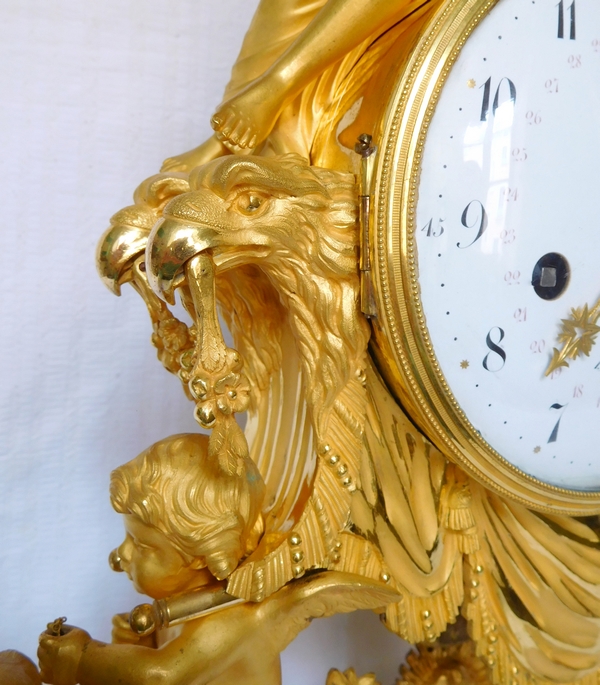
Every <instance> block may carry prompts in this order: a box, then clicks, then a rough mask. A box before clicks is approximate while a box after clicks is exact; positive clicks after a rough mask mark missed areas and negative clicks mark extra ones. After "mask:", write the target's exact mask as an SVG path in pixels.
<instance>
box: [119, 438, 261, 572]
mask: <svg viewBox="0 0 600 685" xmlns="http://www.w3.org/2000/svg"><path fill="white" fill-rule="evenodd" d="M264 491H265V487H264V483H263V480H262V477H261V475H260V473H259V471H258V469H257V467H256V465H255V464H254V462H253V461H252V460H251V459H250V458H246V459H244V464H243V468H241V469H240V470H239V475H238V474H234V475H228V474H226V473H225V472H224V471H223V470H222V469H221V467H220V466H219V464H218V461H217V458H216V457H212V458H211V457H209V455H208V438H207V436H205V435H200V434H193V433H192V434H182V435H174V436H171V437H169V438H166V439H164V440H161V441H160V442H157V443H155V444H154V445H152V446H151V447H149V448H148V449H146V450H144V452H142V453H141V454H139V455H138V456H137V457H136V458H135V459H132V460H131V461H129V462H127V463H126V464H123V465H122V466H120V467H119V468H117V469H116V470H115V471H113V472H112V474H111V485H110V496H111V502H112V505H113V507H114V509H115V510H116V511H117V512H118V513H120V514H131V515H133V516H136V517H137V518H139V519H140V520H141V521H142V522H143V523H145V524H146V525H150V526H154V527H155V528H157V529H158V530H160V531H161V532H162V533H164V534H165V535H166V536H167V537H168V538H169V541H170V542H171V543H172V544H173V546H174V547H175V548H176V549H177V550H178V551H179V552H180V553H181V554H182V555H183V557H184V558H185V559H186V560H189V561H190V562H191V561H192V560H193V559H197V558H199V557H202V558H204V560H205V562H206V565H207V566H208V569H209V571H210V572H211V573H212V574H213V575H214V576H215V577H216V578H217V579H219V580H222V579H223V578H226V577H227V576H229V574H230V573H232V571H233V570H234V569H235V568H236V567H237V565H238V563H239V561H240V559H242V558H243V557H244V556H246V555H248V554H250V553H251V552H252V551H253V550H254V549H255V548H256V545H257V544H258V540H259V539H260V536H261V534H262V532H263V519H262V514H261V505H262V501H263V498H264Z"/></svg>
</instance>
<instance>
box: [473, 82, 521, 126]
mask: <svg viewBox="0 0 600 685" xmlns="http://www.w3.org/2000/svg"><path fill="white" fill-rule="evenodd" d="M504 84H506V85H504ZM480 88H483V98H482V102H481V121H487V118H488V115H489V113H490V97H491V94H492V77H491V76H490V77H489V79H488V80H487V81H486V82H485V83H484V84H483V85H482V86H480ZM501 98H502V99H501ZM516 101H517V89H516V87H515V84H514V83H513V82H512V81H511V80H510V79H509V78H507V77H506V76H504V77H503V78H501V79H500V81H499V82H498V87H497V88H496V94H495V95H494V100H493V102H492V116H495V115H496V110H497V109H498V107H500V105H501V104H504V103H505V102H512V104H513V107H514V105H515V103H516Z"/></svg>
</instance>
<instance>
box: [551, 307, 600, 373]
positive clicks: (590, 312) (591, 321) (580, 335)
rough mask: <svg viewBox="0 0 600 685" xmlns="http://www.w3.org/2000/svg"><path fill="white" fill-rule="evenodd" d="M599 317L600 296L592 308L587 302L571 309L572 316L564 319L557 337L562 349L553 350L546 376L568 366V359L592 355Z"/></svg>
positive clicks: (598, 329) (599, 329) (599, 327)
mask: <svg viewBox="0 0 600 685" xmlns="http://www.w3.org/2000/svg"><path fill="white" fill-rule="evenodd" d="M598 319H600V298H599V299H598V300H597V302H596V304H595V305H594V306H593V307H592V308H591V309H590V308H589V307H588V305H587V304H585V305H584V306H583V307H574V308H573V309H571V316H570V317H569V318H568V319H562V322H561V327H560V333H559V334H558V338H557V341H558V342H559V343H562V349H561V350H560V351H559V350H557V349H556V347H555V348H554V349H553V350H552V359H551V360H550V363H549V364H548V368H547V369H546V376H549V375H550V374H551V373H552V372H553V371H554V370H556V369H558V368H559V367H561V366H567V367H568V366H569V363H568V361H567V360H568V359H577V357H581V356H582V355H585V356H586V357H589V356H590V352H591V351H592V347H593V345H594V343H595V342H596V336H597V335H598V333H599V332H600V326H598V325H597V322H598Z"/></svg>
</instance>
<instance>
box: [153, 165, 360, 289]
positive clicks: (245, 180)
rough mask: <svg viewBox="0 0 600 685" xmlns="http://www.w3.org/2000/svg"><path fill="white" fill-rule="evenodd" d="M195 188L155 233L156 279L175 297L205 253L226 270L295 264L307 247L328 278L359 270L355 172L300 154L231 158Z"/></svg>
mask: <svg viewBox="0 0 600 685" xmlns="http://www.w3.org/2000/svg"><path fill="white" fill-rule="evenodd" d="M189 185H190V192H185V193H184V194H182V195H179V196H178V197H175V198H174V199H172V200H171V201H170V202H169V203H168V204H167V205H166V206H165V207H164V209H163V212H162V218H161V219H159V220H158V222H157V223H156V224H155V226H154V228H153V230H152V232H151V234H150V236H149V238H148V247H147V253H146V264H147V275H148V280H149V282H150V284H151V285H152V288H153V290H154V291H155V292H156V293H157V294H161V296H162V297H164V298H165V299H167V300H169V301H172V298H173V289H174V288H175V287H177V285H179V283H180V282H181V281H182V280H183V278H184V268H183V267H184V264H185V263H186V262H187V261H188V260H189V259H191V258H192V257H193V256H194V255H196V254H199V253H201V252H203V251H205V250H211V252H212V255H213V258H214V260H215V264H216V265H217V268H218V269H223V268H232V267H234V266H237V265H239V264H242V263H244V264H248V263H249V262H255V263H260V264H261V265H262V266H263V268H264V267H266V266H267V265H268V264H269V262H271V263H273V264H274V263H275V261H277V262H278V263H281V262H282V261H288V262H290V263H292V262H294V261H295V256H296V255H297V254H298V253H299V252H300V251H301V252H302V253H303V254H304V255H310V256H311V258H312V259H311V263H312V264H313V265H316V266H317V269H318V270H320V271H321V272H322V274H323V275H326V274H327V275H329V274H336V275H337V276H341V277H344V276H345V275H347V274H350V273H353V272H356V268H357V267H356V264H357V261H356V237H357V235H356V226H355V223H356V203H357V201H356V191H355V187H354V185H355V180H354V176H352V175H351V174H346V173H340V172H336V171H330V170H327V169H321V168H317V167H310V166H309V165H308V164H307V162H306V160H304V159H303V158H301V157H299V156H297V155H285V156H283V157H273V158H263V157H237V156H226V157H221V158H219V159H217V160H215V161H213V162H210V163H209V164H206V165H204V166H202V167H198V168H197V169H195V170H194V171H193V172H192V173H191V174H190V179H189ZM282 258H283V260H282ZM297 266H298V268H302V266H301V264H299V263H298V265H297Z"/></svg>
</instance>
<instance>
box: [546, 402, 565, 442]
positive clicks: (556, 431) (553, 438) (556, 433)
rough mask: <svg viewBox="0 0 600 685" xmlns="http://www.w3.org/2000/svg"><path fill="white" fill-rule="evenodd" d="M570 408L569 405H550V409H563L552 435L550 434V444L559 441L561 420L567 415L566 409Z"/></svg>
mask: <svg viewBox="0 0 600 685" xmlns="http://www.w3.org/2000/svg"><path fill="white" fill-rule="evenodd" d="M568 406H569V405H568V404H558V403H554V404H552V405H550V409H557V410H561V409H562V411H561V412H560V416H559V417H558V421H557V422H556V424H555V425H554V428H553V429H552V433H550V437H549V438H548V443H551V442H556V441H557V439H558V429H559V428H560V420H561V419H562V417H563V414H564V413H565V409H566V408H567V407H568Z"/></svg>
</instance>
